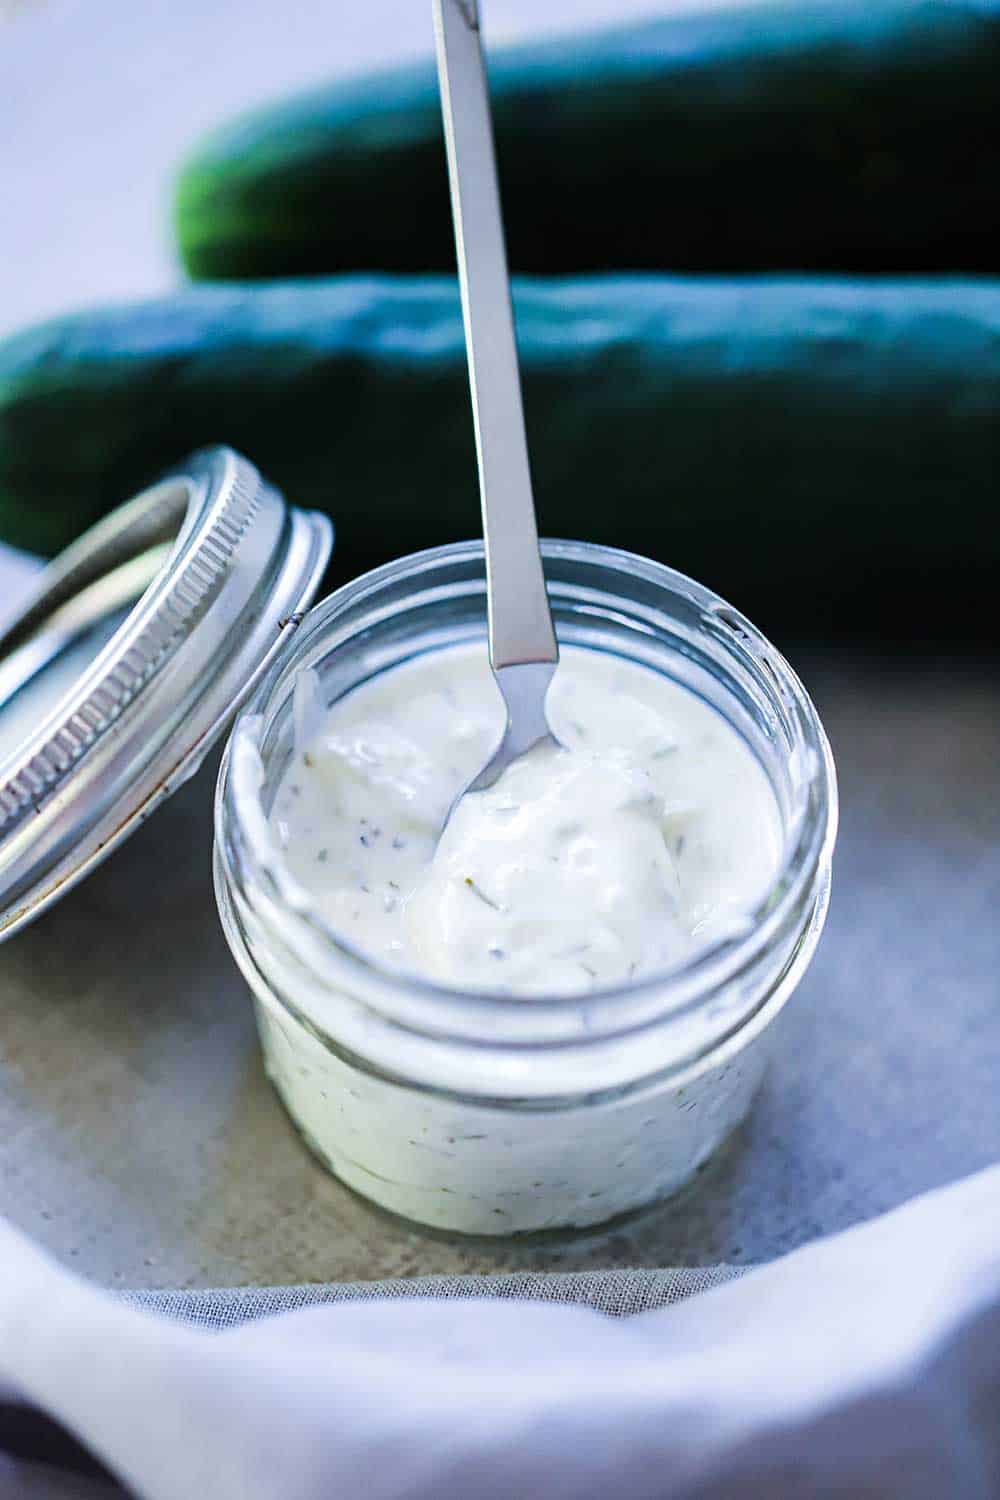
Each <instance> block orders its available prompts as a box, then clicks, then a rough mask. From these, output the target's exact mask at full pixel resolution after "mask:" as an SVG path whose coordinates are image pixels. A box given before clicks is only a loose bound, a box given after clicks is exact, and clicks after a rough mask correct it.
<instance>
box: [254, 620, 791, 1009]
mask: <svg viewBox="0 0 1000 1500" xmlns="http://www.w3.org/2000/svg"><path fill="white" fill-rule="evenodd" d="M547 712H548V717H549V721H550V724H551V727H552V729H553V731H554V733H555V735H556V737H557V739H558V740H559V742H560V744H561V745H562V746H563V747H564V748H562V749H555V748H552V747H540V748H538V749H536V750H534V751H532V752H529V754H528V755H526V756H524V757H522V758H521V759H520V760H518V761H515V762H514V763H513V764H512V765H511V766H509V767H508V768H507V770H506V771H505V772H504V773H503V775H502V776H501V777H500V779H499V780H498V781H497V782H496V783H495V784H494V786H492V787H491V788H489V789H488V790H487V791H485V792H479V793H475V794H472V795H469V796H466V797H464V798H462V799H461V800H460V801H459V802H458V803H457V805H456V806H455V808H454V812H453V813H452V816H451V817H450V818H448V814H449V810H450V809H451V808H452V805H453V803H455V799H456V798H457V797H458V796H459V794H460V793H461V792H462V790H463V788H464V787H466V786H467V785H468V783H469V782H470V781H471V779H472V778H473V777H474V776H475V775H476V773H477V772H478V771H479V770H480V769H481V768H482V766H483V765H484V763H485V762H486V760H487V759H488V758H489V755H490V753H491V751H492V750H493V749H494V748H495V746H496V744H497V742H498V741H499V738H500V734H501V731H502V728H503V722H504V707H503V703H502V700H501V698H500V695H499V693H498V691H497V688H496V685H495V683H494V681H493V678H492V676H491V673H490V670H489V665H488V662H487V660H486V653H485V652H484V650H483V649H482V646H481V645H477V646H456V647H451V648H448V649H446V650H439V651H429V652H425V653H423V654H421V655H419V656H416V657H414V658H412V659H411V660H409V661H408V662H405V663H404V664H402V665H399V666H396V667H394V668H392V669H391V670H389V671H386V672H382V673H380V674H378V675H376V676H375V677H373V678H371V679H369V680H368V681H366V682H364V683H362V684H361V685H360V686H358V687H356V688H354V689H353V691H351V692H349V693H348V694H346V695H345V696H344V697H342V698H340V699H339V700H337V701H336V702H335V703H334V704H333V705H332V706H331V707H329V708H327V707H325V706H324V705H322V704H321V702H320V700H319V696H318V689H317V686H316V683H315V681H310V677H309V674H307V673H304V674H302V675H301V678H300V681H299V683H298V684H297V688H296V703H295V713H296V737H295V749H294V753H293V755H292V758H291V761H290V763H289V765H288V766H287V768H286V770H285V772H284V775H283V777H282V779H281V782H280V785H279V787H278V790H277V793H276V796H275V799H274V802H273V805H272V808H271V814H270V820H271V829H272V834H273V836H274V839H275V842H276V843H277V845H278V847H279V848H280V850H281V851H282V853H283V857H284V860H285V862H286V864H287V867H288V869H289V871H290V872H291V874H292V875H293V876H294V878H295V879H296V881H297V882H298V883H299V885H300V886H301V887H303V888H304V890H305V891H306V892H307V893H308V897H309V899H310V900H311V902H312V903H313V904H314V907H315V909H316V911H317V912H318V913H319V914H320V915H321V916H322V917H323V918H324V919H325V920H326V922H327V923H328V924H329V926H330V927H331V928H332V929H333V931H334V932H335V933H336V934H337V935H338V936H339V937H341V938H342V939H343V940H344V941H345V942H347V943H349V944H350V945H351V946H352V947H353V948H354V949H356V950H359V951H360V952H361V953H362V954H363V955H364V956H366V957H367V958H369V959H371V960H372V961H374V962H375V963H377V964H379V965H381V966H384V967H388V968H390V969H392V970H398V971H404V972H409V973H411V974H416V975H418V976H421V977H423V978H425V979H429V980H431V981H434V982H436V983H438V984H442V985H446V986H448V987H449V988H452V989H458V990H465V991H489V992H506V993H509V994H512V995H523V996H531V995H539V996H542V995H544V996H558V995H565V996H573V995H581V994H586V993H587V992H589V991H595V990H604V989H608V988H611V987H617V986H621V985H627V984H629V983H632V982H635V981H638V980H641V979H643V978H644V977H647V976H650V975H654V974H657V973H661V972H664V971H666V970H669V969H671V968H674V967H676V966H677V965H678V964H680V963H682V962H684V961H685V960H686V959H687V958H689V957H690V956H691V955H692V954H694V953H696V952H697V951H698V950H699V949H703V948H705V947H706V946H707V945H709V944H711V943H712V942H714V941H716V940H717V939H719V938H721V937H725V936H727V935H729V934H730V933H732V932H734V931H738V930H740V928H741V927H742V926H745V923H746V920H747V916H748V914H749V913H750V912H751V911H752V910H753V908H754V907H755V905H756V904H757V903H758V902H759V901H760V900H761V899H762V897H763V896H764V894H765V893H766V891H767V889H768V887H769V886H770V884H771V882H772V881H773V880H774V878H775V875H776V873H777V870H778V866H779V863H780V860H781V854H782V840H783V828H782V821H781V816H780V812H779V808H778V805H777V801H776V798H775V795H774V792H773V790H772V787H771V784H770V782H769V780H768V777H767V775H766V774H765V772H764V770H763V768H762V766H761V764H760V762H759V761H758V760H757V758H756V756H755V755H754V754H753V752H752V751H751V749H750V747H749V745H748V744H747V743H746V742H745V741H744V740H743V738H742V737H741V736H740V734H739V733H738V732H737V731H736V729H735V728H733V727H732V725H730V724H729V723H728V722H727V721H726V720H725V719H724V718H723V717H722V716H721V715H720V714H719V713H718V712H717V711H716V710H715V709H714V708H712V707H711V706H710V705H709V704H708V703H707V702H706V701H705V700H704V699H702V698H700V697H698V696H697V695H696V694H695V693H694V692H692V691H691V690H690V689H688V688H686V687H684V686H682V685H681V684H680V683H679V682H677V681H674V680H673V679H671V678H670V677H668V676H666V675H664V674H662V673H659V672H655V671H653V670H651V669H650V668H648V667H645V666H643V665H640V664H639V663H637V662H635V661H630V660H627V659H625V658H623V657H619V656H616V655H613V654H611V653H609V652H602V651H595V650H589V649H586V648H583V647H575V646H568V647H564V648H563V651H562V659H561V662H560V665H559V667H558V669H557V671H556V674H555V677H554V679H553V683H552V688H551V690H550V693H549V698H548V704H547ZM446 820H447V826H444V825H445V823H446ZM442 829H443V833H442Z"/></svg>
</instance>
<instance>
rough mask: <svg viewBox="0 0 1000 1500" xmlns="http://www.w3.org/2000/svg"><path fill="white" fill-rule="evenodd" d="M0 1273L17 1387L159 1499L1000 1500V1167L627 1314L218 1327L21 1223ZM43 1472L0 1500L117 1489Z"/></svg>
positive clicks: (410, 1305) (419, 1310)
mask: <svg viewBox="0 0 1000 1500" xmlns="http://www.w3.org/2000/svg"><path fill="white" fill-rule="evenodd" d="M0 1254H2V1256H3V1263H4V1268H5V1275H4V1278H3V1282H2V1285H0V1379H2V1380H3V1382H4V1384H5V1386H6V1391H5V1394H6V1395H7V1396H8V1397H13V1396H17V1397H20V1398H21V1399H22V1400H26V1401H29V1402H31V1403H32V1404H34V1405H35V1406H37V1407H38V1408H40V1409H41V1410H43V1411H44V1412H47V1413H48V1414H49V1415H51V1416H52V1417H53V1418H55V1419H56V1420H58V1421H59V1422H60V1423H61V1424H62V1425H63V1426H64V1427H65V1428H67V1429H68V1430H69V1431H70V1432H71V1433H74V1434H75V1435H76V1436H77V1437H78V1438H79V1439H80V1440H81V1441H82V1442H83V1443H84V1444H85V1445H86V1446H87V1448H88V1449H89V1450H90V1451H91V1452H92V1453H94V1454H96V1455H97V1456H98V1457H99V1458H100V1459H101V1460H102V1461H103V1462H104V1463H105V1464H106V1465H107V1467H108V1469H109V1470H110V1471H111V1472H112V1473H113V1474H114V1475H116V1476H117V1477H118V1479H119V1480H120V1481H121V1483H122V1485H123V1486H124V1487H125V1489H126V1491H127V1492H131V1493H133V1494H135V1495H138V1496H140V1497H142V1500H194V1497H202V1496H211V1497H212V1500H329V1497H336V1500H349V1497H354V1496H364V1497H365V1500H452V1497H454V1500H501V1497H503V1500H512V1497H518V1500H519V1497H523V1496H527V1495H533V1494H545V1495H546V1496H547V1497H554V1500H569V1497H573V1500H577V1497H579V1500H597V1497H601V1500H604V1497H606V1496H609V1495H613V1496H615V1500H647V1497H649V1500H652V1497H663V1500H733V1497H734V1496H735V1495H739V1496H740V1497H741V1500H745V1497H749V1500H757V1497H760V1500H764V1497H767V1500H775V1497H777V1496H781V1497H782V1500H806V1497H808V1500H817V1497H820V1500H822V1497H826V1496H829V1497H834V1496H836V1497H838V1500H841V1497H846V1496H850V1497H852V1500H864V1497H874V1496H886V1497H888V1496H892V1497H894V1500H896V1497H905V1500H951V1497H954V1500H993V1497H995V1496H1000V1168H994V1169H991V1170H989V1171H987V1172H983V1173H981V1174H979V1175H978V1176H976V1177H973V1178H969V1179H967V1180H966V1181H964V1182H961V1183H958V1184H956V1185H954V1186H952V1187H949V1188H946V1189H943V1190H940V1191H938V1192H935V1193H932V1194H929V1195H927V1196H926V1197H923V1198H920V1199H917V1200H916V1201H914V1202H913V1203H911V1204H908V1205H907V1206H905V1207H904V1208H901V1209H898V1210H896V1211H894V1212H893V1213H891V1214H888V1215H886V1216H885V1217H883V1218H882V1219H879V1220H875V1221H873V1222H872V1223H869V1224H866V1225H862V1226H859V1227H858V1228H855V1229H852V1230H849V1231H848V1232H846V1233H844V1234H841V1235H838V1236H835V1237H833V1238H831V1239H828V1240H825V1241H821V1242H818V1243H815V1244H813V1245H810V1246H808V1247H806V1248H805V1249H802V1250H799V1251H797V1252H795V1253H794V1254H792V1255H789V1256H787V1257H785V1258H784V1259H783V1260H781V1261H777V1262H774V1263H773V1264H771V1265H769V1266H765V1267H761V1268H759V1269H758V1270H755V1271H753V1272H751V1273H749V1274H748V1275H745V1276H742V1277H740V1278H738V1279H736V1280H733V1281H731V1282H730V1283H729V1284H726V1285H722V1286H718V1287H716V1288H715V1289H713V1290H710V1291H706V1292H704V1293H702V1294H700V1295H697V1296H694V1297H691V1298H688V1299H687V1300H684V1301H681V1302H679V1303H676V1304H674V1305H670V1306H666V1307H662V1308H659V1309H657V1310H654V1311H648V1312H642V1313H638V1314H636V1315H635V1316H632V1317H627V1318H619V1319H615V1318H609V1317H607V1316H605V1315H603V1314H601V1313H599V1312H596V1311H595V1310H593V1309H592V1308H590V1307H585V1306H579V1305H569V1304H558V1303H541V1302H531V1303H515V1302H511V1301H502V1300H492V1301H491V1300H488V1299H485V1298H484V1299H482V1300H473V1301H457V1300H436V1299H426V1298H413V1299H405V1300H403V1299H397V1300H379V1301H358V1300H353V1301H347V1302H341V1303H339V1304H334V1305H328V1306H322V1305H320V1306H311V1307H305V1308H302V1309H300V1310H299V1311H296V1312H291V1313H286V1314H283V1315H280V1316H276V1317H269V1318H264V1319H262V1320H257V1321H254V1322H249V1323H244V1324H242V1325H241V1326H237V1327H234V1328H232V1329H231V1330H230V1331H226V1332H222V1333H211V1332H206V1331H204V1330H203V1329H199V1328H197V1327H191V1326H184V1325H183V1324H182V1323H180V1322H178V1321H177V1320H176V1319H172V1318H164V1317H162V1316H158V1315H154V1314H151V1313H148V1312H145V1311H142V1310H140V1309H138V1308H136V1307H134V1306H129V1305H126V1304H124V1303H123V1302H122V1301H121V1300H119V1299H115V1298H113V1297H111V1296H110V1295H108V1294H105V1293H103V1292H99V1291H97V1290H95V1289H93V1288H91V1287H89V1286H88V1285H86V1284H85V1283H83V1282H82V1281H80V1280H78V1279H77V1278H76V1277H74V1276H71V1275H69V1274H68V1273H67V1272H65V1271H64V1270H62V1269H60V1268H59V1267H58V1266H56V1265H55V1264H53V1262H52V1261H50V1260H49V1259H48V1258H47V1257H46V1256H44V1255H43V1254H41V1253H40V1252H39V1251H38V1250H37V1249H35V1248H34V1247H33V1246H32V1245H31V1244H29V1243H28V1242H27V1241H26V1240H24V1239H23V1238H22V1237H21V1236H20V1235H18V1234H17V1233H16V1232H15V1231H13V1230H12V1229H10V1228H8V1227H0ZM40 1472H41V1471H40V1470H38V1469H36V1470H35V1471H34V1472H33V1473H29V1472H28V1471H27V1470H26V1469H24V1468H23V1466H22V1470H21V1472H20V1473H19V1474H18V1475H17V1479H16V1483H17V1484H18V1485H22V1483H23V1485H24V1486H25V1487H22V1488H18V1489H10V1488H9V1487H8V1489H7V1490H4V1489H3V1488H2V1485H3V1482H4V1476H3V1470H2V1468H0V1494H4V1495H6V1494H8V1493H9V1494H12V1495H14V1494H16V1495H17V1496H18V1497H21V1496H23V1497H24V1500H36V1497H38V1500H41V1497H42V1496H44V1497H45V1500H70V1497H72V1500H105V1497H106V1496H109V1495H110V1494H112V1493H114V1492H113V1491H112V1490H111V1489H110V1488H109V1486H108V1485H107V1483H106V1482H104V1481H101V1480H99V1479H97V1478H85V1477H83V1476H73V1477H70V1476H66V1475H60V1474H58V1473H57V1472H56V1471H54V1470H52V1471H50V1473H49V1474H48V1475H47V1476H46V1475H42V1477H41V1479H40V1478H39V1475H40ZM49 1480H51V1483H52V1484H53V1485H60V1484H63V1485H64V1486H65V1485H66V1484H69V1485H74V1484H75V1485H78V1486H79V1487H78V1488H65V1487H64V1488H61V1489H60V1488H49V1489H43V1488H28V1487H27V1486H28V1485H33V1486H34V1485H37V1484H39V1483H42V1482H47V1481H49Z"/></svg>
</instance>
